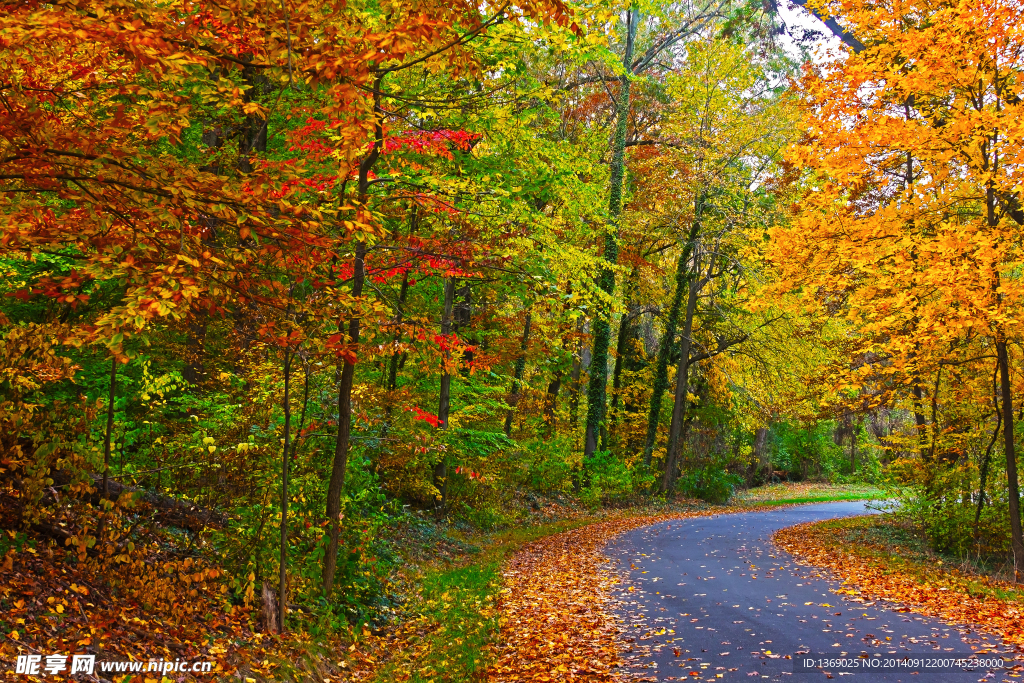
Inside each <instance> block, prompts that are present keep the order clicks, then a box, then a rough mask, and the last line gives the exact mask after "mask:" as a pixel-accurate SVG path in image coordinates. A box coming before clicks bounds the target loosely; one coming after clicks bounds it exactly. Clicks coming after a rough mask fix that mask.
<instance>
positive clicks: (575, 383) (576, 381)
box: [569, 318, 583, 431]
mask: <svg viewBox="0 0 1024 683" xmlns="http://www.w3.org/2000/svg"><path fill="white" fill-rule="evenodd" d="M582 332H583V319H582V318H580V320H579V322H578V323H577V324H576V334H577V336H579V335H580V334H581V333H582ZM581 346H582V345H581ZM581 346H580V347H577V348H576V350H575V351H574V352H573V354H572V370H571V371H570V373H569V380H570V381H569V424H570V425H572V428H573V431H576V425H577V424H579V418H580V388H581V385H582V381H581V380H582V377H583V349H582V348H581Z"/></svg>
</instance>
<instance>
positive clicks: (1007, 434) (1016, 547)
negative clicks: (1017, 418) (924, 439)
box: [996, 337, 1024, 583]
mask: <svg viewBox="0 0 1024 683" xmlns="http://www.w3.org/2000/svg"><path fill="white" fill-rule="evenodd" d="M996 356H997V357H998V358H999V383H1000V384H1001V385H1002V386H1001V387H1000V389H1001V391H1002V404H1003V405H1002V408H1003V450H1004V453H1005V454H1006V485H1007V489H1008V490H1007V493H1009V497H1010V545H1011V547H1012V548H1013V579H1014V581H1016V582H1017V583H1021V582H1024V533H1022V530H1021V521H1020V486H1019V484H1018V479H1017V453H1016V451H1015V449H1014V443H1013V387H1011V386H1010V354H1009V350H1008V349H1007V346H1006V338H1005V337H1002V338H1000V339H998V340H997V341H996Z"/></svg>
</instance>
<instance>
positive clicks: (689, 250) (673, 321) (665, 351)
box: [644, 198, 703, 468]
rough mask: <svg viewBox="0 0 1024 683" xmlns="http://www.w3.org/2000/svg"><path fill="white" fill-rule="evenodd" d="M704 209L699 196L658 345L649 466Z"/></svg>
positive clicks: (646, 463) (650, 415)
mask: <svg viewBox="0 0 1024 683" xmlns="http://www.w3.org/2000/svg"><path fill="white" fill-rule="evenodd" d="M702 213H703V200H702V199H701V198H698V199H697V201H696V202H695V204H694V216H693V225H691V226H690V234H689V235H687V238H686V244H685V245H684V246H683V253H682V254H680V255H679V261H678V262H677V263H676V286H675V291H674V292H673V294H672V305H671V306H670V307H669V311H668V318H667V319H666V320H665V334H664V335H662V338H661V345H660V346H659V347H658V359H657V366H656V367H655V371H654V386H653V387H652V388H651V409H650V411H649V412H648V414H647V440H646V442H645V443H644V466H645V467H648V468H649V467H650V466H651V456H652V455H653V453H654V444H655V442H656V441H657V437H658V422H659V421H660V419H661V401H662V397H663V396H664V394H665V390H666V389H668V363H669V360H670V358H671V356H672V348H673V347H674V346H675V343H676V328H677V327H678V325H679V311H680V309H681V308H682V305H683V292H687V291H689V289H690V287H689V284H690V282H691V281H692V280H693V275H692V274H691V272H690V271H691V269H690V256H691V255H692V254H693V248H694V246H695V245H696V243H697V237H698V236H699V235H700V227H701V222H700V219H701V214H702ZM694 270H695V269H694ZM687 311H689V301H687Z"/></svg>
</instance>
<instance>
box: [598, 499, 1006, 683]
mask: <svg viewBox="0 0 1024 683" xmlns="http://www.w3.org/2000/svg"><path fill="white" fill-rule="evenodd" d="M870 512H871V510H869V509H866V508H865V504H864V503H859V502H848V503H822V504H816V505H803V506H796V507H790V508H783V509H777V510H772V511H766V512H756V513H755V512H752V513H743V514H733V515H720V516H716V517H701V518H695V519H682V520H673V521H669V522H663V523H660V524H655V525H652V526H649V527H643V528H640V529H636V530H634V531H631V532H628V533H625V534H622V535H621V536H618V537H616V538H615V539H613V540H612V541H611V542H609V544H608V545H607V546H606V548H605V553H606V555H607V556H608V557H609V559H610V560H612V563H613V565H614V566H616V568H617V569H618V570H619V572H620V573H621V574H622V576H623V578H624V579H625V580H624V581H623V583H622V584H620V585H619V586H618V588H617V589H616V594H617V597H618V600H619V602H618V606H617V607H616V612H617V617H618V618H620V619H621V621H622V626H623V627H624V630H625V634H624V640H625V641H626V642H625V645H624V649H626V650H627V653H626V656H627V658H628V669H629V671H630V672H631V673H633V674H635V675H637V676H638V677H639V678H641V679H643V678H646V679H647V680H657V681H672V680H722V679H724V680H733V681H740V680H743V681H751V679H752V678H754V677H756V678H758V679H760V680H763V679H765V678H767V679H770V680H785V681H788V682H789V683H797V682H798V681H801V680H802V681H810V680H819V679H825V678H826V677H827V678H837V679H838V678H845V677H846V676H851V677H852V678H849V679H847V680H850V681H854V680H862V681H914V682H916V683H945V682H946V681H949V682H955V683H968V682H973V681H978V680H988V681H993V683H995V681H1001V680H1003V679H1005V678H1006V676H1005V675H1004V674H1002V672H987V671H986V670H974V671H966V672H965V671H956V672H946V673H939V672H935V671H928V672H921V673H919V674H912V673H908V672H907V671H898V672H880V671H870V672H864V671H860V672H857V673H850V672H843V673H840V672H839V670H838V669H836V668H835V667H834V666H830V667H827V668H822V669H815V671H814V672H809V673H794V663H793V659H792V658H794V657H797V656H801V657H803V658H804V659H806V657H808V656H815V657H828V658H846V657H850V656H853V657H856V656H857V655H860V654H861V653H871V654H874V653H879V654H881V655H883V656H887V655H890V654H892V655H903V654H915V653H916V654H921V655H927V656H928V657H929V658H931V659H934V658H936V656H939V655H947V654H950V653H957V654H963V653H970V652H972V651H974V650H976V649H979V648H982V649H983V648H985V647H991V646H996V645H998V643H999V640H998V639H997V638H994V637H992V636H988V637H987V638H988V639H986V636H985V635H983V634H978V633H974V632H972V631H971V629H970V628H969V627H964V626H950V625H947V624H944V623H942V622H940V621H937V620H935V619H930V618H926V617H921V616H918V615H916V614H914V613H910V612H894V611H891V610H887V609H885V608H884V606H882V605H875V604H872V603H860V602H855V601H852V600H848V599H846V598H845V597H844V596H840V595H838V594H836V593H834V592H833V591H834V590H835V589H837V588H839V582H837V581H833V580H830V579H829V578H827V576H826V575H824V573H823V572H820V571H818V570H816V569H814V568H811V567H804V566H799V565H797V564H796V563H795V562H794V561H793V557H792V556H791V555H789V554H788V553H785V552H783V551H781V550H779V549H777V548H775V547H774V546H773V545H772V544H771V543H770V541H769V538H770V537H771V534H772V533H773V532H774V531H776V530H777V529H781V528H784V527H787V526H792V525H794V524H799V523H800V522H808V521H814V520H823V519H830V518H835V517H846V516H850V515H862V514H869V513H870ZM798 653H809V654H799V655H798ZM1006 680H1013V681H1017V682H1019V681H1020V680H1021V679H1019V678H1016V679H1006Z"/></svg>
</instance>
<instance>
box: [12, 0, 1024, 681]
mask: <svg viewBox="0 0 1024 683" xmlns="http://www.w3.org/2000/svg"><path fill="white" fill-rule="evenodd" d="M1022 20H1024V5H1022V4H1021V3H1020V2H1018V1H1017V0H973V1H971V2H966V1H965V0H964V1H957V0H934V1H933V0H881V1H880V2H873V1H871V2H869V1H868V0H797V2H796V4H789V5H787V6H785V7H780V6H779V5H778V4H777V3H776V2H775V0H764V1H763V2H762V1H761V0H684V1H682V2H651V1H650V0H643V1H640V2H632V3H623V2H612V1H609V0H507V1H506V0H501V1H497V0H496V1H493V2H492V1H488V2H463V1H460V0H446V1H439V0H301V1H300V0H280V1H270V2H256V1H254V0H219V1H217V2H213V1H208V0H167V1H165V2H154V1H152V0H90V1H85V0H51V1H50V2H37V1H35V0H22V1H18V2H13V1H10V0H0V527H2V531H0V633H2V634H3V637H4V642H3V643H0V653H2V656H3V658H4V661H2V662H0V666H14V664H13V662H14V658H15V657H16V656H18V655H19V654H25V653H37V654H38V653H42V654H43V655H45V654H47V653H50V652H67V653H72V652H86V651H88V652H93V650H91V649H89V648H93V647H99V648H100V651H104V650H103V648H107V649H106V650H105V651H107V652H117V653H120V654H122V655H124V658H125V659H127V658H129V657H130V656H133V655H132V653H143V652H145V653H149V654H153V653H156V654H157V655H159V656H160V658H166V657H171V659H174V658H175V657H178V658H187V657H193V658H198V657H200V656H208V657H210V658H212V659H214V660H215V661H216V662H217V667H218V671H220V672H221V674H222V676H223V677H224V679H225V680H227V679H228V678H230V680H234V681H237V680H243V679H244V680H246V681H256V680H259V681H276V680H296V681H298V680H310V681H313V680H316V681H324V680H416V681H427V680H488V679H489V680H493V681H497V680H538V681H539V680H562V679H565V680H610V679H609V678H607V676H610V675H611V674H609V673H607V671H606V670H605V669H600V667H598V665H597V664H593V665H592V667H597V668H594V669H593V671H591V670H590V669H585V668H582V669H579V672H584V671H591V673H590V674H586V675H585V674H584V673H579V672H577V674H572V675H571V676H570V675H569V673H567V672H569V671H570V670H572V671H575V669H571V667H569V668H567V669H566V670H565V672H562V670H560V669H557V668H554V667H555V665H554V664H550V662H551V661H554V660H551V659H550V658H549V659H544V660H543V661H545V662H548V664H545V665H544V666H549V668H548V669H544V666H541V665H539V664H537V665H536V666H538V667H540V668H538V669H536V670H534V669H531V668H529V667H530V666H534V665H533V664H530V665H527V664H525V663H523V662H526V661H527V659H528V657H527V659H522V657H526V655H523V654H521V653H520V654H516V653H514V652H513V650H515V648H517V647H519V645H515V643H517V642H518V641H517V640H516V638H518V637H519V636H521V635H522V633H525V632H526V631H525V630H522V629H520V630H519V631H517V630H516V627H514V626H511V625H510V624H513V623H514V620H512V619H511V617H510V616H509V615H511V614H513V612H514V609H513V606H514V602H515V600H516V598H515V595H519V594H520V593H522V594H523V595H526V594H527V592H528V590H531V589H529V588H527V587H526V584H522V585H521V584H520V583H517V581H521V580H522V581H526V579H520V578H514V577H517V576H520V577H521V576H526V575H528V574H536V576H540V575H541V574H540V573H543V571H544V570H541V569H538V568H533V569H530V570H529V571H528V572H527V571H526V570H522V571H524V572H526V573H525V574H522V575H520V574H515V573H514V572H515V571H518V570H514V567H516V566H519V565H516V562H517V561H518V560H510V559H509V558H510V557H513V555H512V554H511V553H514V552H515V549H514V547H515V548H518V547H520V545H521V544H522V543H526V542H528V541H532V540H533V539H534V538H541V537H546V535H550V534H552V533H555V532H565V531H566V530H568V529H570V528H579V529H584V528H586V529H591V528H595V529H596V528H600V529H604V530H603V531H600V533H599V534H598V535H595V536H593V539H597V538H598V536H600V539H605V538H606V537H610V536H608V535H609V534H612V533H613V532H614V533H616V534H617V533H620V532H621V531H622V530H623V529H627V528H629V529H632V528H634V527H636V526H637V525H638V524H639V523H640V522H638V521H636V520H638V519H643V520H647V521H646V522H644V523H651V520H653V519H654V517H651V515H654V516H656V517H657V516H658V515H661V517H657V518H658V519H663V518H665V519H667V517H665V515H676V516H679V515H682V516H683V517H686V516H687V515H698V516H699V515H702V514H705V513H706V511H709V510H710V511H714V510H717V509H720V508H721V509H725V508H724V507H723V506H727V505H734V506H735V505H738V504H739V503H737V501H738V500H739V501H741V503H742V500H746V499H741V498H738V496H741V494H743V495H747V494H745V493H744V492H750V491H759V490H762V489H764V487H770V486H791V487H801V486H812V485H814V486H817V485H820V486H831V487H852V488H850V489H849V490H854V489H855V490H857V491H861V490H864V491H870V492H871V493H870V495H868V494H865V495H864V497H876V498H880V499H884V500H885V501H886V510H887V512H886V516H885V518H886V519H887V520H889V521H888V522H886V523H887V524H890V523H891V524H893V525H894V526H893V527H892V528H893V529H898V530H900V531H899V533H906V534H908V535H909V536H913V538H915V539H918V540H919V541H920V543H921V547H922V551H921V552H922V553H930V554H929V555H928V557H932V558H939V557H942V558H960V560H958V561H963V562H964V563H973V564H971V566H972V567H973V568H974V569H973V570H972V571H975V570H976V571H978V572H981V573H982V574H985V576H987V577H989V578H986V579H985V581H988V580H989V579H991V580H992V581H1002V582H1003V584H1001V585H1005V586H1013V585H1014V584H1015V583H1021V582H1024V534H1022V529H1021V510H1020V490H1019V482H1018V479H1019V477H1018V464H1019V463H1020V462H1021V460H1022V459H1021V458H1020V457H1019V456H1018V451H1019V450H1020V449H1021V448H1022V446H1024V436H1022V439H1021V441H1018V440H1017V435H1018V434H1021V435H1024V426H1022V424H1024V334H1019V333H1018V332H1019V331H1020V330H1022V329H1024V328H1022V327H1021V324H1022V320H1024V277H1022V273H1024V198H1022V195H1021V192H1022V190H1021V182H1022V179H1021V173H1022V172H1024V147H1022V140H1024V116H1022V114H1024V103H1022V99H1021V98H1022V97H1024V22H1022ZM858 487H859V488H858ZM794 490H795V489H794ZM800 490H804V489H800ZM808 490H810V489H808ZM830 490H831V489H830ZM835 490H839V488H836V489H835ZM843 490H847V489H843ZM851 495H852V494H851ZM751 500H752V499H751ZM794 500H795V499H794ZM810 500H811V499H810V498H807V499H806V500H803V502H808V501H810ZM797 502H800V501H797ZM743 504H746V503H743ZM741 507H742V505H741ZM744 509H746V508H744ZM638 515H641V516H638ZM595 520H605V521H603V522H601V524H605V525H607V526H606V527H601V526H600V524H598V526H597V527H590V526H586V527H584V526H581V525H583V524H584V522H585V523H587V524H591V523H593V522H595ZM609 520H611V521H609ZM630 520H632V521H630ZM544 525H548V526H544ZM559 525H561V526H559ZM526 529H536V531H530V532H527V531H524V530H526ZM590 533H591V532H589V531H587V532H586V533H584V532H583V531H580V532H578V538H577V540H574V541H572V542H571V543H582V542H583V541H582V540H579V539H582V538H584V537H585V536H586V537H587V538H590V537H589V536H587V534H590ZM594 533H595V534H597V533H598V532H594ZM510 534H511V535H510ZM515 534H520V535H521V536H515ZM522 534H527V535H528V534H534V535H533V536H529V538H527V536H525V535H522ZM600 534H604V535H600ZM513 537H514V538H513ZM559 538H561V537H559ZM481 539H484V540H481ZM495 539H504V540H500V541H498V540H495ZM545 542H547V541H545ZM561 542H562V541H559V543H561ZM567 542H568V541H567ZM586 542H587V543H590V545H587V546H586V547H587V548H591V546H593V548H592V551H593V552H594V553H597V552H599V548H598V546H599V545H600V544H599V543H598V541H597V540H587V541H586ZM601 542H602V543H603V542H604V540H601ZM809 542H810V541H808V543H809ZM822 542H824V541H822ZM571 543H570V545H569V546H567V548H568V549H560V550H558V553H556V555H557V556H558V557H565V556H567V555H572V554H573V553H574V552H576V550H573V548H577V549H578V548H579V547H580V546H575V545H571ZM779 543H783V542H782V541H779ZM793 543H795V545H796V547H799V545H800V544H799V543H797V542H793ZM516 544H519V545H516ZM595 544H597V545H595ZM513 546H514V547H513ZM530 547H534V546H530ZM536 547H540V546H536ZM552 547H554V546H552ZM559 547H560V546H559ZM787 547H788V546H787ZM499 548H500V549H499ZM481 549H482V550H481ZM531 552H533V551H531ZM537 552H540V551H537ZM545 552H547V551H545ZM552 552H554V551H552ZM580 552H582V551H580ZM586 552H587V553H590V552H591V550H587V551H586ZM794 552H795V551H794ZM515 557H521V556H518V555H517V556H515ZM581 557H582V555H581ZM587 557H589V555H587ZM595 557H596V555H595ZM972 558H973V559H972ZM552 561H554V560H552ZM559 561H561V560H559ZM488 562H490V563H492V564H493V567H492V568H491V569H486V571H485V569H482V568H486V567H491V565H489V564H487V563H488ZM545 562H547V561H546V560H545ZM822 562H825V560H821V561H820V562H819V564H821V563H822ZM510 563H511V564H510ZM540 564H543V563H540ZM584 564H585V565H586V567H584V568H581V569H579V570H578V571H579V576H580V577H583V578H579V579H578V580H579V582H580V583H579V584H573V586H574V587H573V588H571V589H566V590H567V591H569V590H572V591H583V592H590V591H594V593H592V594H594V595H596V594H598V593H599V592H600V591H603V590H605V588H604V587H603V586H604V584H601V583H600V581H599V580H598V579H593V581H592V582H591V583H587V582H588V581H590V579H586V578H585V577H587V576H599V574H600V572H601V571H604V570H602V569H600V568H599V566H598V564H593V563H592V565H591V564H586V563H584ZM940 564H941V563H940ZM552 566H553V565H552ZM559 566H560V565H559ZM580 566H581V567H582V566H583V565H580ZM965 566H966V564H965ZM503 567H504V568H505V569H502V568H503ZM510 567H511V568H513V569H510ZM635 568H636V567H634V569H635ZM442 569H443V571H442ZM488 571H489V572H491V574H487V573H486V572H488ZM502 571H504V572H505V573H504V574H502ZM576 571H577V570H576V569H572V570H565V571H564V572H562V575H566V574H571V573H573V572H576ZM836 571H839V570H836ZM851 571H852V570H851ZM438 572H441V573H438ZM444 572H448V573H447V574H446V573H444ZM453 572H454V573H453ZM460 572H461V573H460ZM474 572H476V573H474ZM538 572H540V573H538ZM595 572H597V573H595ZM980 575H981V574H979V576H980ZM502 576H504V578H502ZM438 577H448V578H444V579H443V580H442V579H441V578H438ZM452 577H455V578H452ZM712 578H714V577H712ZM538 580H539V579H538ZM558 580H560V579H557V578H554V579H550V581H558ZM574 580H576V579H574ZM449 581H450V584H449V583H446V582H449ZM879 581H881V579H879ZM432 582H433V583H432ZM549 585H550V584H549ZM1007 590H1011V589H1010V588H1007ZM474 591H475V592H474ZM502 591H505V592H504V593H503V592H502ZM1011 592H1012V591H1011ZM588 594H591V593H588ZM460 595H461V596H463V598H457V596H460ZM466 596H470V597H471V598H472V599H470V598H466ZM472 596H476V597H472ZM1001 599H1002V598H1001ZM459 600H462V602H459ZM544 600H545V598H537V601H536V603H542V602H544ZM474 601H475V602H474ZM531 604H533V603H531ZM807 604H810V603H807ZM531 609H534V608H531ZM460 610H462V611H460ZM47 615H49V616H47ZM452 615H456V616H452ZM780 616H781V615H780ZM51 617H52V618H51ZM694 621H696V619H694ZM449 622H451V623H453V624H455V626H444V624H448V623H449ZM474 623H478V624H479V628H477V627H475V626H473V624H474ZM523 623H525V618H524V622H523ZM551 623H555V622H551ZM735 623H738V622H735ZM431 624H433V626H431ZM439 624H440V625H441V626H438V625H439ZM446 628H448V629H468V630H466V631H465V632H464V633H463V632H462V631H459V633H462V635H459V636H458V642H457V645H458V647H457V648H455V649H456V650H457V652H456V653H455V654H452V652H447V653H445V654H444V655H443V656H444V657H445V659H444V660H441V659H437V658H440V657H442V655H441V654H438V653H437V652H436V651H435V650H438V648H440V649H441V650H444V649H445V648H446V647H448V646H449V645H451V644H452V643H455V640H454V639H455V638H456V636H455V635H451V634H452V633H454V631H452V630H449V631H448V632H447V633H448V635H440V634H441V633H442V632H443V631H444V629H446ZM523 628H524V629H525V628H526V627H523ZM1017 628H1018V630H1019V626H1018V627H1017ZM438 629H440V630H438ZM473 629H476V630H473ZM594 632H596V629H595V631H594ZM517 633H518V634H519V635H517ZM601 637H604V636H601ZM546 638H547V636H545V637H544V638H541V639H540V640H538V641H531V642H532V643H533V644H523V645H522V648H533V647H535V646H536V643H537V642H540V641H544V640H546ZM431 639H433V640H431ZM474 639H475V640H474ZM464 641H465V642H464ZM431 642H433V643H435V645H436V646H437V647H434V650H430V647H433V646H430V643H431ZM609 642H611V641H609ZM768 642H769V643H771V641H770V640H769V641H768ZM441 643H444V644H445V645H444V646H443V647H441V645H440V644H441ZM473 643H476V644H475V645H474V644H473ZM463 647H464V648H465V653H468V654H465V653H463V654H459V653H462V650H459V649H458V648H463ZM616 647H618V646H616ZM768 647H770V646H768ZM502 648H504V649H502ZM612 649H614V647H613V648H612ZM620 649H621V647H620ZM719 649H722V648H719ZM428 650H430V651H428ZM570 650H571V647H570V645H568V644H567V645H565V651H566V652H568V651H570ZM523 651H525V649H524V650H523ZM337 652H343V653H347V654H345V657H342V656H341V655H339V654H336V653H337ZM385 652H389V653H390V654H387V656H386V657H385V655H384V654H382V653H385ZM395 652H405V653H407V655H406V659H407V660H408V661H407V666H406V665H405V664H402V663H401V662H399V661H397V660H395V661H391V660H389V659H387V657H391V658H394V657H396V656H398V655H396V654H395ZM516 652H519V651H518V650H516ZM552 652H555V654H550V655H545V657H549V656H550V657H555V656H556V655H557V652H558V650H557V648H556V649H555V650H553V651H552ZM687 652H689V651H687ZM325 653H327V654H325ZM724 654H726V655H728V654H729V653H728V652H726V653H724ZM769 654H770V653H769ZM463 655H464V658H465V662H463V663H462V664H456V663H453V662H455V660H456V659H458V657H460V656H463ZM138 656H139V657H143V655H142V654H138ZM147 656H148V655H147ZM154 656H156V655H154ZM608 656H609V657H611V656H612V655H608ZM346 657H347V659H346ZM602 657H604V655H603V654H602V655H597V654H595V655H593V656H592V657H591V660H592V661H598V660H600V661H605V660H604V659H602ZM143 658H145V657H143ZM399 658H400V657H399ZM432 658H434V659H432ZM517 658H519V659H517ZM7 659H10V662H8V661H6V660H7ZM339 659H341V660H342V661H338V660H339ZM435 659H436V660H437V661H444V662H448V663H447V664H436V665H435V664H431V665H430V666H435V668H434V669H433V670H431V671H433V673H430V672H429V671H427V670H426V669H424V670H420V669H417V666H421V665H422V663H423V662H428V661H435ZM44 660H45V658H44ZM385 660H386V661H385ZM459 661H461V660H459ZM530 661H533V660H530ZM537 661H541V660H537ZM559 661H561V660H559ZM565 661H567V662H568V661H569V660H568V659H567V660H565ZM608 661H611V660H608ZM261 662H262V663H261ZM388 662H390V663H388ZM495 662H497V663H495ZM502 662H504V664H501V663H502ZM517 662H518V663H517ZM19 666H20V664H19ZM402 666H406V668H405V669H403V668H402ZM423 666H425V665H423ZM460 666H461V667H463V668H462V669H459V668H458V667H460ZM565 666H569V665H568V664H566V665H565ZM581 666H582V665H581ZM588 666H589V665H588ZM602 666H603V665H602ZM609 666H617V665H611V664H609ZM388 667H391V668H388ZM503 667H504V668H503ZM598 669H600V673H595V672H597V671H598ZM463 670H465V671H466V672H468V673H466V674H465V677H461V678H460V676H462V675H463V674H459V673H458V671H463ZM12 671H13V669H12ZM425 671H426V673H425ZM526 671H530V672H533V673H530V674H529V675H527V674H524V673H522V672H526ZM552 672H561V673H552ZM20 673H24V672H21V671H19V674H20ZM14 675H15V674H13V673H11V676H14ZM548 675H550V676H552V678H545V677H544V676H548ZM682 675H686V674H685V672H684V674H682ZM375 676H376V677H377V678H375ZM520 676H521V677H520ZM691 676H698V674H692V673H691ZM698 677H699V676H698ZM30 678H31V677H29V678H25V679H24V680H29V679H30ZM18 680H22V679H21V678H20V677H19V678H18ZM33 680H34V679H33ZM38 680H42V679H38ZM76 680H77V679H76ZM82 680H101V679H93V678H85V679H82ZM103 680H105V679H103ZM117 680H122V679H117ZM123 680H126V681H127V680H129V678H123ZM136 680H139V681H141V680H142V678H138V679H136ZM157 680H159V676H157ZM165 680H168V679H165ZM173 680H193V679H191V678H186V679H173ZM196 680H211V679H209V677H207V678H203V677H201V676H197V677H196Z"/></svg>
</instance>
